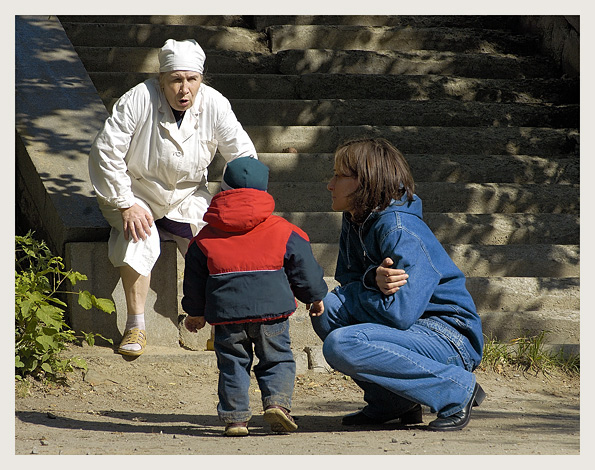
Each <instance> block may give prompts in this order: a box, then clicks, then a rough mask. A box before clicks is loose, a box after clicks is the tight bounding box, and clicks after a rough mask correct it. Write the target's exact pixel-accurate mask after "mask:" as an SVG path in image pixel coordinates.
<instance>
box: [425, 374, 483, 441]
mask: <svg viewBox="0 0 595 470" xmlns="http://www.w3.org/2000/svg"><path fill="white" fill-rule="evenodd" d="M485 397H486V394H485V392H484V391H483V389H482V388H481V386H480V385H479V384H478V383H476V384H475V388H474V389H473V395H471V400H469V403H467V406H465V408H463V409H462V410H461V411H459V412H458V413H455V414H454V415H450V416H447V417H446V418H438V419H435V420H434V421H432V422H431V423H430V424H428V428H429V429H431V430H432V431H458V430H459V429H463V428H464V427H465V426H467V424H469V420H470V419H471V408H473V407H474V406H479V405H481V402H482V401H483V399H484V398H485Z"/></svg>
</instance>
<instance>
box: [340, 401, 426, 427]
mask: <svg viewBox="0 0 595 470" xmlns="http://www.w3.org/2000/svg"><path fill="white" fill-rule="evenodd" d="M393 419H401V424H418V423H421V422H423V419H422V411H421V405H418V404H416V405H413V407H412V408H411V409H410V410H408V411H406V412H405V413H403V414H401V415H398V416H392V417H388V418H380V419H379V418H371V417H370V416H368V415H367V414H365V413H364V412H363V411H361V410H360V411H358V412H356V413H351V414H348V415H346V416H343V419H342V420H341V423H343V424H344V425H345V426H365V425H374V424H384V423H386V422H388V421H392V420H393Z"/></svg>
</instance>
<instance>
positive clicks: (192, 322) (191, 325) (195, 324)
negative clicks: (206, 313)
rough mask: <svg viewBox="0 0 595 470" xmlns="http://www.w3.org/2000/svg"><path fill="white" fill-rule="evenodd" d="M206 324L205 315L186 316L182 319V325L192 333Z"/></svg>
mask: <svg viewBox="0 0 595 470" xmlns="http://www.w3.org/2000/svg"><path fill="white" fill-rule="evenodd" d="M205 324H206V321H205V317H191V316H187V317H186V320H184V326H185V327H186V329H187V330H188V331H190V332H192V333H196V332H197V331H198V330H200V329H201V328H203V327H204V326H205Z"/></svg>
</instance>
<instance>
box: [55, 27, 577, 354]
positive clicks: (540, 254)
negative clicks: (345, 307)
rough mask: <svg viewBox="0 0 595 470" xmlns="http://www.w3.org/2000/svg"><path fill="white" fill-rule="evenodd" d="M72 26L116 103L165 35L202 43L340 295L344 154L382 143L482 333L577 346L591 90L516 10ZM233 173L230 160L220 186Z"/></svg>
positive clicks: (104, 92) (92, 71)
mask: <svg viewBox="0 0 595 470" xmlns="http://www.w3.org/2000/svg"><path fill="white" fill-rule="evenodd" d="M59 20H60V22H61V24H62V26H63V28H64V31H65V32H66V34H67V36H68V38H69V39H70V41H71V42H72V45H73V46H74V49H75V51H76V53H77V54H78V57H79V58H80V60H81V61H82V63H83V65H84V67H85V69H86V70H87V72H88V74H89V77H90V78H91V80H92V81H93V84H94V85H95V87H96V89H97V92H98V93H99V96H100V97H101V100H102V101H103V103H104V104H105V106H106V107H107V109H108V110H110V109H111V105H112V104H113V103H114V101H115V100H116V99H117V98H118V97H119V96H120V95H122V94H123V93H124V92H125V91H126V90H128V89H129V88H130V87H131V86H133V85H135V84H137V83H139V82H140V81H142V80H144V79H146V78H148V77H149V76H151V75H153V74H154V73H155V72H156V70H157V69H158V62H157V52H158V49H159V48H160V47H161V46H162V45H163V43H164V42H165V40H166V39H168V38H176V39H185V38H195V39H196V40H197V41H198V42H199V43H200V44H201V46H202V47H203V48H204V49H205V52H206V55H207V60H206V79H207V82H208V83H209V84H210V85H212V86H213V87H215V88H216V89H218V90H219V91H221V92H222V93H223V94H224V95H225V96H227V97H228V98H229V99H230V101H231V103H232V107H233V109H234V111H235V113H236V115H237V116H238V118H239V120H240V122H241V123H242V124H243V125H244V127H245V128H246V130H247V132H248V133H249V134H250V136H251V138H252V139H253V141H254V143H255V145H256V149H257V151H258V153H259V157H260V159H261V160H262V161H263V162H264V163H266V164H267V165H269V167H270V168H271V183H270V192H271V194H272V195H273V196H274V197H275V199H276V201H277V206H276V210H277V211H278V212H277V213H278V214H280V215H282V216H284V217H286V218H287V219H289V220H291V221H292V222H294V223H296V224H297V225H299V226H301V227H302V228H303V229H304V230H306V231H307V232H308V234H309V235H310V238H311V240H312V244H313V250H314V253H315V255H316V257H317V259H318V260H319V261H320V263H321V264H322V265H323V267H324V269H325V273H326V275H327V276H328V279H327V280H328V283H329V285H330V286H331V287H332V285H333V281H332V276H333V274H334V265H335V262H336V256H337V248H338V246H337V240H338V235H339V230H340V214H336V213H333V212H331V211H330V198H329V194H328V191H327V190H326V183H327V181H328V179H329V178H330V177H331V175H332V170H333V165H332V161H333V151H334V149H335V148H336V146H337V145H338V144H339V143H340V142H341V141H343V140H344V139H346V138H348V137H353V136H358V135H363V134H366V135H380V136H384V137H387V138H388V139H390V140H391V141H392V142H394V143H395V145H396V146H397V147H398V148H399V149H400V150H401V151H402V152H403V153H404V154H405V156H406V157H407V158H408V160H409V162H410V165H411V167H412V170H413V175H414V178H415V181H416V186H417V193H418V194H419V196H420V197H421V198H422V200H423V202H424V212H425V220H426V221H427V223H428V224H429V226H430V227H431V228H432V229H433V230H434V232H435V233H436V235H437V237H438V238H439V239H440V240H441V242H442V243H443V244H444V245H445V247H446V249H447V251H448V252H449V253H450V254H451V256H452V258H453V259H454V261H455V262H456V263H457V264H458V266H459V267H460V268H461V269H462V270H463V271H464V272H465V274H466V275H467V276H468V283H467V284H468V288H469V290H470V292H471V293H472V295H473V297H474V299H475V302H476V304H477V307H478V310H479V312H480V314H481V317H482V321H483V324H484V332H485V334H486V335H487V336H488V337H496V338H499V339H501V340H507V339H511V338H514V337H517V336H519V335H522V334H536V333H538V332H540V331H543V330H546V331H548V335H547V338H546V339H547V341H548V343H551V344H554V345H565V346H575V347H577V346H578V343H579V308H580V306H579V284H580V283H579V275H580V270H579V227H580V222H579V96H578V95H579V92H578V90H579V83H578V79H572V78H563V77H562V72H561V71H560V68H559V67H558V66H557V65H556V64H555V63H554V62H553V60H552V59H550V58H548V57H547V56H545V55H543V54H541V53H540V52H539V48H538V45H539V40H538V37H537V36H534V35H530V34H526V33H523V32H519V31H518V25H517V20H516V19H515V17H497V16H486V17H477V16H436V17H432V16H424V17H420V16H394V17H393V16H322V17H320V16H297V17H296V16H285V17H284V16H254V17H240V16H205V17H201V16H181V17H165V16H137V17H135V16H133V17H128V16H127V17H118V16H80V17H79V16H60V17H59ZM222 167H223V160H222V158H220V157H218V158H217V159H216V161H215V162H214V163H213V164H212V166H211V170H210V178H209V179H210V187H211V189H212V191H213V192H215V191H217V190H218V182H219V181H220V177H221V169H222ZM178 274H179V273H178ZM296 318H298V320H299V319H300V318H302V319H304V318H305V314H302V316H301V317H299V316H296ZM302 323H303V324H304V325H307V322H306V321H304V322H302Z"/></svg>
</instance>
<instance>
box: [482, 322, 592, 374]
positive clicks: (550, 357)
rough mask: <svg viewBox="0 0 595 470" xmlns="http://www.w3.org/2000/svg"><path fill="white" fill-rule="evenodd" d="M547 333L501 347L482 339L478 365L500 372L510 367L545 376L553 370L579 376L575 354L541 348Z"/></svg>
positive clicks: (520, 339)
mask: <svg viewBox="0 0 595 470" xmlns="http://www.w3.org/2000/svg"><path fill="white" fill-rule="evenodd" d="M546 334H547V332H545V331H542V332H540V333H539V334H537V335H533V336H527V335H525V336H520V337H518V338H515V339H513V340H511V341H510V342H508V343H501V342H498V341H497V340H495V339H493V338H486V340H485V341H484V347H483V359H482V364H483V366H484V367H486V366H487V367H491V368H492V369H494V370H495V371H496V372H501V371H502V370H503V368H504V367H505V366H507V365H508V366H512V367H517V368H520V369H523V370H525V371H529V370H531V371H534V372H542V373H543V374H547V373H548V372H550V371H551V370H553V369H560V370H562V371H564V372H567V373H579V372H580V358H579V356H578V355H577V354H565V353H564V352H563V351H562V350H558V351H557V352H552V351H548V350H547V349H546V347H545V337H546Z"/></svg>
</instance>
